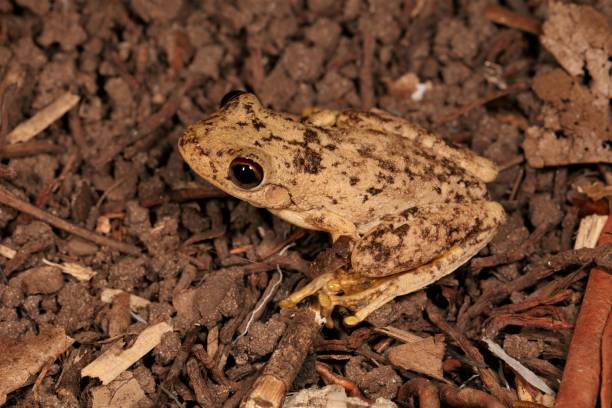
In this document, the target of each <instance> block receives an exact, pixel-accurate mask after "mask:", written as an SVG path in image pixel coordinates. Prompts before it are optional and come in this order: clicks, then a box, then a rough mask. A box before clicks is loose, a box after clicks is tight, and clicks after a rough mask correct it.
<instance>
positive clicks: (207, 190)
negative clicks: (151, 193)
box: [140, 185, 228, 208]
mask: <svg viewBox="0 0 612 408" xmlns="http://www.w3.org/2000/svg"><path fill="white" fill-rule="evenodd" d="M226 197H228V195H227V194H226V193H224V192H223V191H221V190H219V189H218V188H216V187H214V186H212V185H206V186H202V187H198V188H189V189H182V190H172V191H170V192H169V193H168V194H164V195H163V196H158V197H145V198H143V199H141V200H140V205H141V206H143V207H145V208H151V207H155V206H156V205H162V204H166V203H184V202H185V201H193V200H201V199H204V198H226Z"/></svg>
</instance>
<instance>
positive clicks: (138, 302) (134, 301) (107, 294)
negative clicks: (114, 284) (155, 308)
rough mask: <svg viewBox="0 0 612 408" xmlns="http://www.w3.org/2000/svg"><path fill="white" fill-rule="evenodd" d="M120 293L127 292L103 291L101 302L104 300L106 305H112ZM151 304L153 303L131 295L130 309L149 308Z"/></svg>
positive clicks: (119, 290)
mask: <svg viewBox="0 0 612 408" xmlns="http://www.w3.org/2000/svg"><path fill="white" fill-rule="evenodd" d="M120 293H126V292H125V291H123V290H121V289H110V288H105V289H104V290H103V291H102V294H101V295H100V300H102V301H103V302H104V303H112V301H113V298H114V297H115V296H117V295H118V294H120ZM150 304H151V302H150V301H149V300H147V299H145V298H143V297H140V296H136V295H132V294H130V309H132V310H135V309H141V308H143V307H147V306H149V305H150Z"/></svg>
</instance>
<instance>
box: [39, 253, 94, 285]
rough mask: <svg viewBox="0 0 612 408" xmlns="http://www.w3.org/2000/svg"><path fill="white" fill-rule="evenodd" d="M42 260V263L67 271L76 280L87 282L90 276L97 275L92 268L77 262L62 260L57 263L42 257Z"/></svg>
mask: <svg viewBox="0 0 612 408" xmlns="http://www.w3.org/2000/svg"><path fill="white" fill-rule="evenodd" d="M42 261H43V263H44V264H47V265H49V266H55V267H56V268H59V269H61V270H62V272H64V273H67V274H68V275H72V276H74V277H75V278H77V280H79V281H81V282H87V281H88V280H90V279H91V278H93V277H94V276H96V275H97V272H96V271H94V270H93V269H91V268H88V267H86V266H82V265H79V264H77V263H72V262H64V263H62V264H59V263H55V262H51V261H48V260H46V259H44V258H43V260H42Z"/></svg>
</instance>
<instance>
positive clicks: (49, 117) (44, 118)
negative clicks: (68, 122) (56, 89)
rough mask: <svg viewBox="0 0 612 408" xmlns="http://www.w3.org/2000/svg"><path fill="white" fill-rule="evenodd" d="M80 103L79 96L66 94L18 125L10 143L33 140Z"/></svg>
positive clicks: (13, 131) (8, 137)
mask: <svg viewBox="0 0 612 408" xmlns="http://www.w3.org/2000/svg"><path fill="white" fill-rule="evenodd" d="M78 102H79V96H78V95H74V94H71V93H70V92H66V93H65V94H63V95H62V96H60V97H59V98H57V99H56V100H55V101H54V102H53V103H51V104H50V105H48V106H46V107H44V108H43V109H41V110H40V111H38V112H37V113H36V114H35V115H34V116H32V117H31V118H30V119H28V120H26V121H25V122H22V123H20V124H19V125H17V127H16V128H15V129H13V130H12V132H11V133H9V134H8V136H7V139H8V142H9V143H11V144H12V143H18V142H26V141H28V140H30V139H32V138H33V137H34V136H36V135H37V134H39V133H40V132H42V131H43V130H45V129H46V128H47V126H49V125H50V124H52V123H53V122H55V121H56V120H57V119H59V118H61V117H62V116H63V115H64V113H66V112H68V111H69V110H70V109H72V108H73V107H74V105H76V104H77V103H78Z"/></svg>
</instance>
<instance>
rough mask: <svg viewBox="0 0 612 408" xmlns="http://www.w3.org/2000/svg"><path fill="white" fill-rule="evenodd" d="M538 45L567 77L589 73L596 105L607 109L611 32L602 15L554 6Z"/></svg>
mask: <svg viewBox="0 0 612 408" xmlns="http://www.w3.org/2000/svg"><path fill="white" fill-rule="evenodd" d="M540 41H541V43H542V45H543V46H544V47H545V48H546V49H547V50H548V51H549V52H550V53H551V54H552V55H554V57H555V58H556V60H557V62H558V63H559V64H561V66H562V67H563V68H564V69H565V70H566V71H567V72H569V73H570V75H572V76H575V77H582V76H583V75H584V74H585V72H588V74H589V75H590V77H591V81H590V83H591V86H590V88H591V90H592V91H593V93H594V94H595V95H596V98H597V99H598V102H599V103H601V104H602V106H607V105H608V102H607V101H608V99H609V98H610V90H611V89H612V88H610V67H611V62H610V59H609V56H610V54H611V53H612V31H611V30H610V27H609V23H608V19H607V18H606V16H605V15H604V14H602V13H600V12H598V11H597V10H595V9H594V8H593V7H591V6H587V5H577V4H563V3H559V2H554V3H552V4H551V5H550V8H549V15H548V18H547V19H546V21H545V23H544V26H543V33H542V35H541V37H540Z"/></svg>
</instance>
